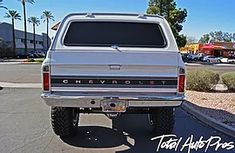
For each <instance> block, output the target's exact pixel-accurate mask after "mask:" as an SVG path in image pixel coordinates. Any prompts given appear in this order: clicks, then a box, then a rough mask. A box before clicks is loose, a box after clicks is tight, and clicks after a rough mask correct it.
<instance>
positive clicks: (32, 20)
mask: <svg viewBox="0 0 235 153" xmlns="http://www.w3.org/2000/svg"><path fill="white" fill-rule="evenodd" d="M28 22H29V23H32V24H33V48H34V51H36V39H35V31H36V30H35V27H36V26H39V24H40V20H39V18H37V17H30V18H28Z"/></svg>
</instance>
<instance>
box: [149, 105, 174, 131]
mask: <svg viewBox="0 0 235 153" xmlns="http://www.w3.org/2000/svg"><path fill="white" fill-rule="evenodd" d="M149 123H150V126H151V130H152V132H154V133H155V134H158V135H162V134H170V133H171V132H172V130H173V128H174V124H175V113H174V108H172V107H169V108H168V107H163V108H159V109H156V110H152V111H151V112H150V113H149Z"/></svg>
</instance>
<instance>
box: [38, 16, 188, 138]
mask: <svg viewBox="0 0 235 153" xmlns="http://www.w3.org/2000/svg"><path fill="white" fill-rule="evenodd" d="M42 76H43V77H42V78H43V79H42V80H43V93H42V98H43V99H44V100H45V102H46V104H47V105H49V106H51V109H52V111H51V114H52V126H53V129H54V131H55V133H56V134H57V135H60V136H65V135H69V134H71V131H72V129H73V128H74V127H76V126H77V124H78V119H79V113H105V114H106V115H107V116H108V117H110V118H113V117H117V116H119V115H121V114H123V113H148V114H149V122H150V125H151V126H153V129H154V130H155V131H156V132H159V133H169V132H171V130H172V129H173V125H174V107H177V106H179V105H180V104H181V103H182V101H183V100H184V84H185V69H184V64H183V61H182V59H181V56H180V54H179V51H178V48H177V45H176V42H175V39H174V37H173V34H172V32H171V29H170V28H169V25H168V23H167V22H166V20H165V19H164V18H162V17H160V16H147V15H136V14H108V13H106V14H102V13H96V14H71V15H68V16H67V17H65V19H64V20H63V21H62V22H61V25H60V27H59V29H58V31H57V34H56V37H55V39H54V41H53V43H52V46H51V48H50V50H49V52H48V54H47V58H46V60H45V61H44V63H43V65H42ZM162 119H164V122H162ZM61 120H63V123H61ZM160 121H161V122H160ZM159 127H160V128H159ZM163 127H164V128H163ZM65 129H66V130H65Z"/></svg>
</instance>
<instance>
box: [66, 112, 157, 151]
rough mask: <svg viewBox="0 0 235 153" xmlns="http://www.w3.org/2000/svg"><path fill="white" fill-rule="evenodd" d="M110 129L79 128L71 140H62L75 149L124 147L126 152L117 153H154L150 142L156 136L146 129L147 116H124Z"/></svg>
mask: <svg viewBox="0 0 235 153" xmlns="http://www.w3.org/2000/svg"><path fill="white" fill-rule="evenodd" d="M112 125H113V126H112V129H111V128H106V127H100V126H80V127H78V129H77V134H76V136H75V137H73V138H63V139H62V140H63V141H64V142H65V143H67V144H69V145H72V146H75V147H83V148H111V147H118V146H122V145H125V146H127V147H126V148H129V149H126V150H123V151H117V153H126V152H128V153H129V152H133V153H143V152H146V149H147V150H148V151H147V152H148V153H156V146H157V142H156V141H151V140H150V139H151V138H152V137H155V136H156V135H153V134H151V132H150V127H149V128H148V120H147V115H145V114H126V115H122V116H121V117H120V118H118V119H114V120H113V122H112Z"/></svg>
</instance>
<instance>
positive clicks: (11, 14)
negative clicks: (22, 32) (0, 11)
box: [4, 10, 21, 55]
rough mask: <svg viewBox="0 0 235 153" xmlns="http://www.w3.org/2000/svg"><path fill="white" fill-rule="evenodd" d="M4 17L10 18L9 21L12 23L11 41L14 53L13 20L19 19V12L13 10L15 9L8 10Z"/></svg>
mask: <svg viewBox="0 0 235 153" xmlns="http://www.w3.org/2000/svg"><path fill="white" fill-rule="evenodd" d="M4 17H5V18H11V23H12V42H13V46H12V48H13V52H14V54H15V55H16V42H15V20H21V16H20V14H19V13H18V12H17V11H15V10H9V11H8V12H7V13H6V15H5V16H4Z"/></svg>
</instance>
